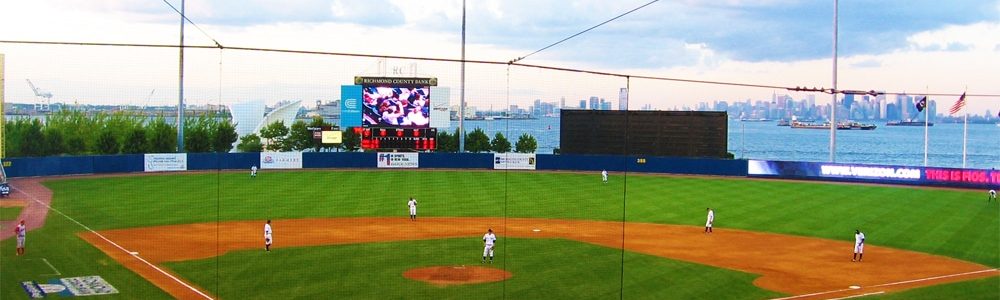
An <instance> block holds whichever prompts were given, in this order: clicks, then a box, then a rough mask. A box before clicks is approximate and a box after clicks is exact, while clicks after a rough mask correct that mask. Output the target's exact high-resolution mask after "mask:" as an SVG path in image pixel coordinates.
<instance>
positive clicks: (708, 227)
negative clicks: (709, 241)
mask: <svg viewBox="0 0 1000 300" xmlns="http://www.w3.org/2000/svg"><path fill="white" fill-rule="evenodd" d="M705 210H707V211H708V220H706V221H705V233H712V223H714V222H715V211H714V210H712V208H711V207H709V208H706V209H705Z"/></svg>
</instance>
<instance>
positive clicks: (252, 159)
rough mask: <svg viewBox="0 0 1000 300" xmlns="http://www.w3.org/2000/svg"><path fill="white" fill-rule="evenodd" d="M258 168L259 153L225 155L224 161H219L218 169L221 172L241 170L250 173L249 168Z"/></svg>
mask: <svg viewBox="0 0 1000 300" xmlns="http://www.w3.org/2000/svg"><path fill="white" fill-rule="evenodd" d="M252 166H257V168H260V152H250V153H226V155H225V159H221V160H219V168H220V169H223V170H236V169H243V170H247V172H250V167H252Z"/></svg>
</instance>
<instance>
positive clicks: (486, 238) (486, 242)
mask: <svg viewBox="0 0 1000 300" xmlns="http://www.w3.org/2000/svg"><path fill="white" fill-rule="evenodd" d="M496 242H497V236H496V235H494V234H493V229H492V228H491V229H489V230H486V234H484V235H483V261H482V262H481V263H486V256H487V255H488V256H489V257H490V263H491V264H492V263H493V247H494V246H495V245H496Z"/></svg>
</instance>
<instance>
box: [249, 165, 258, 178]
mask: <svg viewBox="0 0 1000 300" xmlns="http://www.w3.org/2000/svg"><path fill="white" fill-rule="evenodd" d="M254 177H257V166H252V167H250V178H254Z"/></svg>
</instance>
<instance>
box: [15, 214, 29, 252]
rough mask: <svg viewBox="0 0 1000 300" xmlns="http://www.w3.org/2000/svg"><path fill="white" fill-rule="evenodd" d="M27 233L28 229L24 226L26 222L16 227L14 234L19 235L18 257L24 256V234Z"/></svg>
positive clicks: (22, 221)
mask: <svg viewBox="0 0 1000 300" xmlns="http://www.w3.org/2000/svg"><path fill="white" fill-rule="evenodd" d="M27 231H28V228H27V227H26V226H24V220H21V223H20V224H17V226H14V234H16V235H17V255H24V234H25V233H27Z"/></svg>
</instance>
